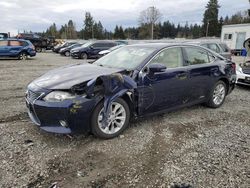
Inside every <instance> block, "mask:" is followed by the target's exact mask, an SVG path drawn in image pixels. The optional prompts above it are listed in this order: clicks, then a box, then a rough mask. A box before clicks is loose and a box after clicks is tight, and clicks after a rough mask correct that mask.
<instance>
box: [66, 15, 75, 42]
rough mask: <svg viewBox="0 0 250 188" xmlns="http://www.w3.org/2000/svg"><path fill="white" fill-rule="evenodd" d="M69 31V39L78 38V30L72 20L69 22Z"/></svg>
mask: <svg viewBox="0 0 250 188" xmlns="http://www.w3.org/2000/svg"><path fill="white" fill-rule="evenodd" d="M67 29H68V31H67V38H68V39H76V38H77V34H76V29H75V25H74V23H73V21H72V20H69V22H68V27H67Z"/></svg>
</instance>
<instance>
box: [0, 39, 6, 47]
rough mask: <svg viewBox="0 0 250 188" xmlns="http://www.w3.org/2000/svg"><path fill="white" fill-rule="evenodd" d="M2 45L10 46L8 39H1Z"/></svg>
mask: <svg viewBox="0 0 250 188" xmlns="http://www.w3.org/2000/svg"><path fill="white" fill-rule="evenodd" d="M0 46H8V41H7V40H0Z"/></svg>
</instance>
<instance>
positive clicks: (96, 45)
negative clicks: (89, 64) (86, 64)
mask: <svg viewBox="0 0 250 188" xmlns="http://www.w3.org/2000/svg"><path fill="white" fill-rule="evenodd" d="M104 46H105V44H104V43H99V42H97V43H94V44H93V45H92V46H91V48H90V50H89V53H88V54H89V56H90V57H92V58H96V57H97V55H98V53H99V52H100V51H102V50H103V49H104Z"/></svg>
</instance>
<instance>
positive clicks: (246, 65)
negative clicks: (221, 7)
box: [236, 38, 250, 86]
mask: <svg viewBox="0 0 250 188" xmlns="http://www.w3.org/2000/svg"><path fill="white" fill-rule="evenodd" d="M243 46H244V48H245V49H246V52H247V54H246V55H247V56H249V53H250V38H249V39H247V40H246V41H245V42H244V44H243ZM236 73H237V82H236V83H237V84H239V85H247V86H250V60H248V61H246V62H243V63H240V64H239V65H237V71H236Z"/></svg>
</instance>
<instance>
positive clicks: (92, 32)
mask: <svg viewBox="0 0 250 188" xmlns="http://www.w3.org/2000/svg"><path fill="white" fill-rule="evenodd" d="M91 28H92V39H94V25H93V24H92V26H91Z"/></svg>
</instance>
